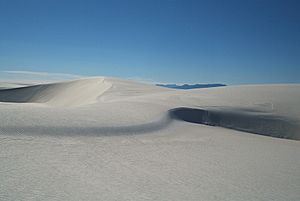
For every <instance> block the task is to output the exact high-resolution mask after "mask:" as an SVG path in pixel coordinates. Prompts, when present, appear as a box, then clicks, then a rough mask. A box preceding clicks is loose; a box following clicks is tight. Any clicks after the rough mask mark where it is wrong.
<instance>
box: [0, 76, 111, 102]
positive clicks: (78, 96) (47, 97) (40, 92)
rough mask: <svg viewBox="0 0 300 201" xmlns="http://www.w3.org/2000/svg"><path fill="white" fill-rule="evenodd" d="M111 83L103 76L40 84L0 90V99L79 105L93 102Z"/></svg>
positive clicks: (4, 100)
mask: <svg viewBox="0 0 300 201" xmlns="http://www.w3.org/2000/svg"><path fill="white" fill-rule="evenodd" d="M110 87H111V84H109V83H107V82H105V80H104V78H88V79H82V80H76V81H69V82H62V83H54V84H40V85H33V86H27V87H20V88H12V89H5V90H1V92H0V101H2V102H16V103H46V104H49V105H53V106H79V105H85V104H90V103H94V102H96V101H97V97H98V96H100V95H101V94H103V93H104V92H105V91H106V90H107V89H109V88H110Z"/></svg>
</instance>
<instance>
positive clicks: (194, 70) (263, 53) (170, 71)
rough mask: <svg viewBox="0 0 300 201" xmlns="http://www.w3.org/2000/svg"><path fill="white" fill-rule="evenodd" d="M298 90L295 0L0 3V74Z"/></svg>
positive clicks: (299, 24) (299, 9)
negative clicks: (266, 85)
mask: <svg viewBox="0 0 300 201" xmlns="http://www.w3.org/2000/svg"><path fill="white" fill-rule="evenodd" d="M12 70H16V71H42V72H55V73H69V74H79V75H106V76H117V77H123V78H139V79H146V80H147V79H150V80H155V81H158V82H172V83H174V82H176V83H216V82H217V83H225V84H241V83H243V84H246V83H295V82H297V83H300V1H299V0H294V1H291V0H280V1H279V0H269V1H267V0H236V1H233V0H226V1H225V0H219V1H217V0H207V1H201V0H195V1H194V0H107V1H101V0H80V1H79V0H0V71H12Z"/></svg>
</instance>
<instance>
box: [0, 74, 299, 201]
mask: <svg viewBox="0 0 300 201" xmlns="http://www.w3.org/2000/svg"><path fill="white" fill-rule="evenodd" d="M0 88H1V90H0V122H1V124H0V200H130V201H131V200H172V201H175V200H178V201H182V200H195V201H196V200H197V201H199V200H208V201H209V200H220V201H221V200H222V201H223V200H228V201H235V200H237V201H238V200H278V201H279V200H281V201H298V200H300V193H299V192H300V141H299V139H300V104H299V103H300V85H299V84H290V85H247V86H246V85H245V86H226V87H219V88H210V89H193V90H176V89H167V88H161V87H157V86H152V85H147V84H141V83H136V82H132V81H127V80H121V79H117V78H107V77H92V78H85V79H79V80H74V81H68V82H59V83H50V84H36V85H29V86H28V85H26V86H22V87H20V85H18V84H16V85H14V84H12V83H10V84H5V83H0Z"/></svg>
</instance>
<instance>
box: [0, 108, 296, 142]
mask: <svg viewBox="0 0 300 201" xmlns="http://www.w3.org/2000/svg"><path fill="white" fill-rule="evenodd" d="M173 121H185V122H189V123H196V124H203V125H208V126H218V127H223V128H228V129H233V130H238V131H243V132H248V133H253V134H259V135H264V136H270V137H276V138H284V139H291V140H300V136H299V131H300V127H299V125H298V124H297V123H296V122H294V121H291V120H288V119H286V118H283V117H278V116H272V115H251V114H246V113H237V112H227V111H226V112H224V111H210V110H204V109H196V108H186V107H180V108H174V109H171V110H169V111H168V112H167V113H166V115H164V116H163V117H161V118H158V120H156V121H152V122H148V123H142V124H136V125H126V126H104V127H101V126H94V127H74V126H69V127H68V126H40V125H36V126H13V127H1V128H0V132H1V133H3V134H25V135H51V136H87V137H88V136H120V135H138V134H147V133H151V132H156V131H159V130H162V129H165V128H167V127H168V126H170V124H171V123H172V122H173Z"/></svg>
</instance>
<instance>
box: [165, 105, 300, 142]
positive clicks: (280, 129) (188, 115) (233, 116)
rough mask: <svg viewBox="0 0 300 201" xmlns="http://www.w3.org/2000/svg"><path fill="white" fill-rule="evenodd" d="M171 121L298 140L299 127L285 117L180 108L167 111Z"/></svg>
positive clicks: (299, 135) (299, 138) (299, 137)
mask: <svg viewBox="0 0 300 201" xmlns="http://www.w3.org/2000/svg"><path fill="white" fill-rule="evenodd" d="M169 115H170V116H171V118H173V119H177V120H181V121H186V122H190V123H198V124H205V125H210V126H219V127H224V128H229V129H233V130H238V131H244V132H248V133H254V134H259V135H265V136H270V137H277V138H285V139H292V140H300V126H299V124H297V123H296V122H295V121H293V120H290V119H287V118H285V117H279V116H274V115H267V114H255V115H254V114H249V113H242V112H234V111H233V112H230V111H226V112H225V111H211V110H204V109H195V108H186V107H180V108H175V109H172V110H170V111H169Z"/></svg>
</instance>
